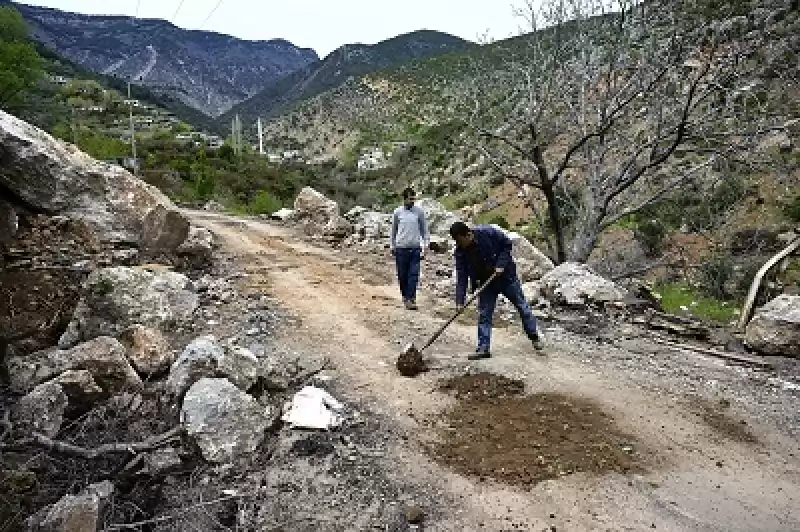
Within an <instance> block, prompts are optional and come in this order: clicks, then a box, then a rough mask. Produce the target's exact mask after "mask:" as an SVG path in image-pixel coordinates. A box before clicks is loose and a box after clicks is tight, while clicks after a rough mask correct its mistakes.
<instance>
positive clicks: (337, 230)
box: [322, 214, 353, 240]
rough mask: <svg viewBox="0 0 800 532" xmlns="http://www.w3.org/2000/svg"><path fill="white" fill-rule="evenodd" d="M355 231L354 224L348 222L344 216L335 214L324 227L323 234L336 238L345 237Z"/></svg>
mask: <svg viewBox="0 0 800 532" xmlns="http://www.w3.org/2000/svg"><path fill="white" fill-rule="evenodd" d="M352 233H353V224H351V223H350V222H348V221H347V220H346V219H345V218H344V217H343V216H339V215H338V214H336V215H334V216H333V217H332V218H331V219H330V220H328V223H326V224H325V225H324V226H323V227H322V234H323V235H324V236H329V237H332V238H335V239H339V240H341V239H344V238H347V237H348V236H350V235H351V234H352Z"/></svg>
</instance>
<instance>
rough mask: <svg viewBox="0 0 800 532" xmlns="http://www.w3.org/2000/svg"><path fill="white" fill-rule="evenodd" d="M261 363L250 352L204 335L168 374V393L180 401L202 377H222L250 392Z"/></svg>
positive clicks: (187, 348)
mask: <svg viewBox="0 0 800 532" xmlns="http://www.w3.org/2000/svg"><path fill="white" fill-rule="evenodd" d="M258 369H259V363H258V359H257V358H256V356H255V355H254V354H253V353H251V352H250V351H249V350H247V349H244V348H242V347H238V346H226V347H223V346H221V345H220V344H219V343H217V341H216V338H214V337H213V336H202V337H200V338H197V339H196V340H194V341H193V342H192V343H190V344H189V345H187V346H186V349H184V350H183V353H181V355H180V356H179V357H178V359H177V360H176V361H175V363H173V364H172V368H171V369H170V372H169V378H168V379H167V392H168V393H169V394H170V395H172V396H173V397H177V398H180V397H182V396H183V394H185V393H186V390H188V389H189V387H190V386H192V384H194V383H195V382H197V381H198V380H200V379H202V378H207V377H222V378H226V379H228V380H230V381H231V382H232V383H233V384H234V385H236V386H238V387H239V388H240V389H242V390H243V391H247V390H248V389H249V388H250V387H251V386H252V385H253V384H254V383H255V382H256V379H257V378H258Z"/></svg>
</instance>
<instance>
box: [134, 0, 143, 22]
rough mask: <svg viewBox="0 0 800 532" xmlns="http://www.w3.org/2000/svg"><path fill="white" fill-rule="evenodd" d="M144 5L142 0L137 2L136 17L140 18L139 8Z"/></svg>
mask: <svg viewBox="0 0 800 532" xmlns="http://www.w3.org/2000/svg"><path fill="white" fill-rule="evenodd" d="M140 7H142V0H139V1H138V2H136V16H135V17H134V18H139V8H140Z"/></svg>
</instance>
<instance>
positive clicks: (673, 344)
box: [653, 338, 772, 368]
mask: <svg viewBox="0 0 800 532" xmlns="http://www.w3.org/2000/svg"><path fill="white" fill-rule="evenodd" d="M653 341H655V342H656V343H659V344H663V345H667V346H669V347H674V348H676V349H685V350H688V351H695V352H697V353H702V354H704V355H711V356H714V357H717V358H724V359H726V360H733V361H735V362H743V363H746V364H751V365H753V366H759V367H762V368H772V364H770V363H769V362H767V361H765V360H758V359H756V358H753V357H748V356H745V355H734V354H732V353H724V352H722V351H717V350H716V349H707V348H705V347H698V346H694V345H690V344H679V343H677V342H670V341H669V340H664V339H662V338H653Z"/></svg>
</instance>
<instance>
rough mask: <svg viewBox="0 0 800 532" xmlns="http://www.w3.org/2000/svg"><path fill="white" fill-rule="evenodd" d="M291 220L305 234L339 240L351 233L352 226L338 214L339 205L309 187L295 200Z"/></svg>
mask: <svg viewBox="0 0 800 532" xmlns="http://www.w3.org/2000/svg"><path fill="white" fill-rule="evenodd" d="M293 219H296V220H298V221H300V222H301V223H302V224H303V226H304V229H305V232H306V233H307V234H314V235H323V236H327V237H331V238H335V239H339V240H341V239H344V238H347V236H348V235H350V234H351V233H352V232H353V225H352V224H351V223H350V222H349V221H348V220H347V219H346V218H345V217H344V216H342V215H341V214H340V213H339V204H338V203H336V202H335V201H333V200H331V199H328V198H326V197H325V196H324V195H322V194H320V193H319V192H317V191H316V190H314V189H313V188H311V187H304V188H303V189H302V190H301V191H300V193H299V194H298V195H297V198H295V200H294V214H293Z"/></svg>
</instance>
